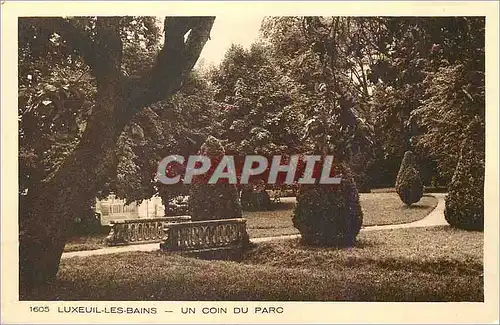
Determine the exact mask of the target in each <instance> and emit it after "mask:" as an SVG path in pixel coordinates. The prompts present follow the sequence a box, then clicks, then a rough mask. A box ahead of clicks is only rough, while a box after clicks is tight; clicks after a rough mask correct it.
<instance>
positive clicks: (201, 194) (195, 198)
mask: <svg viewBox="0 0 500 325" xmlns="http://www.w3.org/2000/svg"><path fill="white" fill-rule="evenodd" d="M224 153H225V151H224V147H223V146H222V144H221V143H220V141H219V140H218V139H216V138H214V137H212V136H210V137H208V138H207V140H206V141H205V143H204V144H203V145H202V146H201V148H200V152H199V154H200V155H204V156H208V157H209V158H210V159H211V160H212V162H213V166H212V170H213V169H215V167H216V165H215V164H217V163H218V161H219V160H220V158H221V157H222V156H223V155H224ZM206 175H210V172H207V174H206ZM189 211H190V214H191V220H193V221H201V220H212V219H231V218H241V206H240V202H239V198H238V190H237V188H236V185H234V184H228V183H218V184H207V179H206V176H205V175H203V176H202V175H200V176H198V177H195V178H194V179H193V184H192V185H191V189H190V193H189Z"/></svg>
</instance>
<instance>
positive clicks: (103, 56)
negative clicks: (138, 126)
mask: <svg viewBox="0 0 500 325" xmlns="http://www.w3.org/2000/svg"><path fill="white" fill-rule="evenodd" d="M119 19H120V18H119V17H102V18H101V17H100V18H98V19H97V36H96V39H95V40H91V39H90V38H88V37H86V35H85V33H83V32H82V31H81V30H79V29H78V28H77V27H75V26H73V25H72V24H71V23H70V21H68V20H65V19H63V18H48V20H47V25H46V26H44V27H45V28H48V29H51V30H57V31H58V33H59V34H60V35H61V36H62V37H64V38H65V39H66V40H67V42H68V43H69V45H70V46H72V47H73V48H74V49H75V50H77V51H79V53H80V54H81V55H82V57H83V59H84V60H85V62H86V63H87V64H88V65H89V67H90V68H91V72H92V74H93V75H94V76H95V78H96V81H97V97H96V109H95V110H94V111H93V113H92V116H91V118H90V119H89V121H88V122H87V127H86V129H85V132H84V134H83V136H82V139H81V140H80V142H79V144H78V146H77V148H76V149H75V151H74V152H73V153H72V154H71V155H70V156H69V157H68V158H67V159H66V160H65V162H64V163H63V165H62V166H61V168H60V169H59V170H58V172H57V173H56V174H55V175H54V177H53V178H52V179H50V180H47V181H46V182H44V183H41V184H39V186H38V187H37V188H33V189H31V190H30V191H29V192H28V198H27V201H28V202H29V204H28V206H27V207H26V209H23V211H25V214H24V215H23V216H21V218H20V224H19V227H20V229H19V282H20V287H19V288H20V290H19V291H20V298H21V299H33V298H36V294H35V292H36V291H37V290H36V289H39V288H40V287H43V286H44V285H46V284H48V283H50V282H51V281H53V280H55V278H56V274H57V271H58V268H59V262H60V259H61V255H62V252H63V249H64V245H65V243H66V232H67V229H68V225H69V221H70V220H71V219H72V218H74V217H75V215H76V214H77V213H78V211H83V210H84V209H86V208H88V207H85V204H86V202H88V199H90V198H93V197H94V196H95V195H96V193H97V192H98V190H99V189H100V188H101V187H102V186H103V184H104V183H105V181H106V180H107V175H109V173H110V171H111V170H113V169H116V163H117V162H116V157H115V155H114V152H115V147H116V141H117V138H118V136H119V134H120V133H121V131H122V130H123V128H124V127H125V126H126V125H127V123H128V122H129V121H130V120H131V119H132V118H133V117H134V115H135V114H136V113H137V112H138V111H140V110H141V109H142V108H144V107H146V106H148V105H150V104H153V103H154V102H156V101H159V100H162V99H165V98H168V97H169V96H171V95H172V94H174V93H175V92H176V91H177V90H178V89H179V88H180V87H181V85H182V82H183V80H184V78H185V77H186V76H187V74H188V73H189V71H190V70H191V69H192V68H193V66H194V64H195V63H196V61H197V59H198V57H199V55H200V53H201V50H202V49H203V46H204V45H205V43H206V42H207V40H208V39H209V33H210V30H211V28H212V25H213V22H214V20H215V17H171V18H166V19H165V23H164V25H165V43H164V46H163V49H162V50H161V52H160V54H159V55H158V58H157V62H156V65H155V66H154V67H153V68H152V69H151V71H150V72H149V73H148V74H146V75H144V76H142V77H138V78H130V77H126V76H124V75H123V74H122V73H121V57H122V43H121V39H120V33H119V32H120V31H119ZM188 31H191V32H190V34H189V36H188V37H187V39H186V40H185V39H184V36H185V35H186V33H187V32H188Z"/></svg>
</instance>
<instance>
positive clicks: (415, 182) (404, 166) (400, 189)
mask: <svg viewBox="0 0 500 325" xmlns="http://www.w3.org/2000/svg"><path fill="white" fill-rule="evenodd" d="M396 192H397V193H398V195H399V198H400V199H401V201H403V202H404V203H405V204H406V205H412V204H413V203H417V202H418V201H420V199H421V198H422V196H423V195H424V185H423V183H422V179H421V178H420V173H419V171H418V167H417V163H416V161H415V157H414V156H413V153H412V152H411V151H407V152H405V155H404V157H403V161H402V162H401V167H400V168H399V173H398V176H397V178H396Z"/></svg>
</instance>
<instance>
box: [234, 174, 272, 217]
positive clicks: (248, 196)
mask: <svg viewBox="0 0 500 325" xmlns="http://www.w3.org/2000/svg"><path fill="white" fill-rule="evenodd" d="M241 206H242V208H243V210H245V211H265V210H269V209H270V207H271V198H270V196H269V193H267V191H266V187H265V184H264V183H263V181H262V183H259V184H248V185H246V186H243V188H242V190H241Z"/></svg>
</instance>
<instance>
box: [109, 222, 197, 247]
mask: <svg viewBox="0 0 500 325" xmlns="http://www.w3.org/2000/svg"><path fill="white" fill-rule="evenodd" d="M190 220H191V217H190V216H174V217H162V218H154V219H130V220H120V221H111V222H110V225H111V230H110V232H109V235H108V236H107V237H106V244H107V245H108V246H117V245H130V244H146V243H155V242H161V241H162V240H164V239H165V234H166V232H167V229H168V228H169V227H170V226H171V225H173V224H176V223H186V222H189V221H190Z"/></svg>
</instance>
